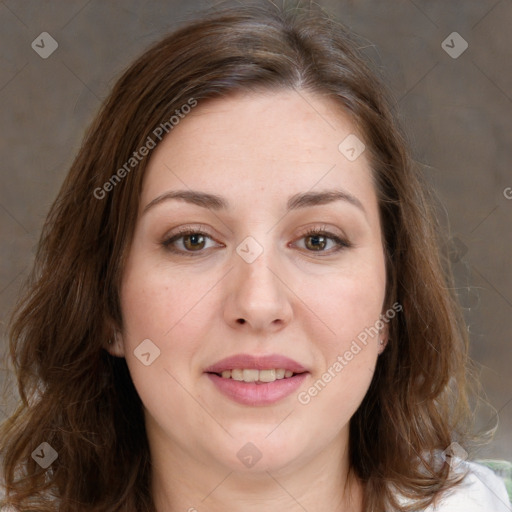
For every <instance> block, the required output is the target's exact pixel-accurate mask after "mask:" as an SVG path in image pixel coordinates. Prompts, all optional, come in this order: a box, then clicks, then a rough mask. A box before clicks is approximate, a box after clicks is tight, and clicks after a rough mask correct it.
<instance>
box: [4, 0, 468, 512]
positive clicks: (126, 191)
mask: <svg viewBox="0 0 512 512" xmlns="http://www.w3.org/2000/svg"><path fill="white" fill-rule="evenodd" d="M283 89H284V90H297V91H299V92H300V91H306V92H311V93H314V94H318V95H321V96H323V97H328V98H331V99H333V100H334V101H336V102H337V103H338V105H339V106H340V108H341V109H342V110H343V112H345V113H346V114H348V115H349V116H350V118H351V120H352V122H353V123H354V124H355V126H356V127H357V129H358V130H359V132H360V133H361V134H362V136H363V137H364V142H365V144H366V146H367V151H368V152H367V154H368V155H369V157H370V163H371V167H372V176H373V180H374V184H375V189H376V191H377V196H378V204H379V211H380V217H381V223H382V226H383V244H384V249H385V255H386V268H387V289H386V298H385V306H386V307H387V308H389V307H391V305H392V304H394V303H395V302H398V303H399V304H401V305H402V307H403V312H402V313H400V314H399V315H397V316H396V317H395V318H394V319H393V320H392V321H391V322H390V323H389V328H390V331H389V338H390V342H389V344H388V346H387V347H386V350H385V351H384V353H383V354H382V355H381V356H380V357H379V359H378V362H377V367H376V371H375V374H374V377H373V381H372V382H371V385H370V388H369V390H368V392H367V394H366V396H365V398H364V400H363V402H362V403H361V405H360V407H359V408H358V410H357V411H356V413H355V414H354V416H353V417H352V418H351V421H350V464H351V471H352V472H353V473H354V474H355V475H356V476H357V477H358V478H359V479H360V480H361V481H362V482H363V484H364V510H365V511H368V512H370V511H371V512H382V511H383V510H385V509H386V510H389V509H393V510H398V511H406V510H413V509H414V510H416V509H418V508H419V507H426V506H428V505H429V504H430V503H432V502H433V500H434V499H435V498H437V497H439V496H440V495H442V493H443V492H444V491H445V490H447V489H448V488H450V487H451V486H454V485H456V484H457V482H456V481H454V480H452V478H451V476H450V473H449V469H450V468H449V465H448V464H440V463H438V462H439V460H438V457H437V458H436V454H439V453H440V452H442V451H443V450H445V449H447V448H448V447H449V446H450V444H451V443H452V442H454V441H457V442H458V443H459V444H460V445H461V446H467V444H465V443H466V440H467V439H469V437H468V434H467V432H466V427H467V426H468V425H469V424H470V423H469V420H470V419H471V417H472V415H471V411H470V409H471V408H470V406H469V400H468V396H470V394H468V389H469V388H468V377H467V375H468V373H467V369H468V368H469V366H468V365H469V364H470V361H469V359H468V355H467V353H468V349H467V346H468V340H467V330H466V327H465V324H464V321H463V316H462V314H461V310H460V308H459V306H458V303H457V299H456V296H455V295H454V291H453V290H454V286H453V280H452V277H451V272H450V269H449V264H447V258H445V257H444V256H443V254H444V253H443V251H442V250H441V249H440V248H442V247H443V243H442V240H441V238H440V235H439V233H441V230H440V228H439V222H438V221H437V220H436V217H435V199H434V198H433V197H431V192H429V191H428V187H427V186H426V183H425V182H424V180H423V179H422V178H421V174H420V173H419V170H418V169H417V166H416V165H415V164H414V162H413V160H412V158H411V157H410V156H409V154H408V150H407V143H406V140H407V139H406V137H405V136H404V135H403V134H402V131H401V128H400V127H399V126H398V125H397V122H396V119H395V116H394V115H393V102H392V100H391V99H390V98H391V97H392V96H391V95H390V94H389V92H388V91H387V89H386V87H385V86H384V84H383V83H382V80H381V78H380V77H379V76H378V73H377V72H375V71H374V70H373V68H372V65H371V64H370V63H367V59H366V58H365V57H364V56H363V54H362V53H361V51H360V49H359V45H358V41H357V38H356V37H355V36H354V35H353V34H350V33H349V32H348V31H347V30H346V29H344V28H343V26H342V25H340V24H339V23H338V22H337V21H335V20H333V19H332V18H331V17H330V16H329V15H327V14H325V12H324V11H323V10H322V9H321V8H319V7H318V6H315V5H313V6H311V5H300V4H296V3H295V4H293V5H290V4H287V5H285V6H283V7H276V6H274V5H272V4H271V3H270V2H269V3H268V5H258V4H256V5H245V6H236V7H227V8H226V7H225V6H224V7H223V8H222V9H218V8H217V9H213V10H209V11H205V12H203V13H202V14H201V15H200V16H199V17H197V19H194V20H192V21H189V22H188V23H187V24H186V25H185V26H183V27H181V28H179V29H178V30H176V31H174V32H173V33H171V34H170V35H167V36H166V37H165V38H164V39H163V40H161V41H159V42H158V43H157V44H154V45H153V46H152V47H151V48H150V49H149V50H147V51H146V52H145V53H143V54H142V56H140V57H139V58H138V59H137V60H136V61H135V62H134V63H132V65H130V66H129V68H128V69H127V70H126V71H125V72H124V74H122V76H121V77H120V78H119V80H118V81H117V82H116V83H115V85H114V87H113V89H112V91H111V93H110V95H109V96H108V98H107V99H106V100H105V101H104V103H103V105H102V107H101V109H100V111H99V113H98V115H97V116H96V118H95V119H94V121H93V122H92V124H91V126H90V127H89V128H88V130H87V132H86V134H85V137H84V141H83V144H82V146H81V148H80V150H79V152H78V155H77V156H76V158H75V160H74V162H73V164H72V165H71V168H70V170H69V172H68V174H67V177H66V178H65V181H64V183H63V185H62V188H61V189H60V191H59V193H58V195H57V198H56V200H55V202H54V203H53V205H52V207H51V209H50V212H49V214H48V217H47V220H46V222H45V224H44V227H43V230H42V233H41V238H40V241H39V245H38V250H37V254H36V258H35V263H34V268H33V270H32V272H31V275H30V277H29V279H28V281H27V284H26V286H25V290H24V291H23V295H22V296H21V298H20V300H19V301H18V303H17V305H16V308H15V310H14V313H13V316H12V319H11V323H10V331H9V349H10V358H11V360H12V365H13V371H14V373H15V375H16V377H17V386H18V390H19V395H20V402H19V405H18V406H17V408H16V409H15V410H14V412H12V414H11V416H10V417H8V418H7V419H6V420H5V421H4V422H3V423H2V426H1V432H0V434H1V436H0V454H1V456H2V470H3V474H4V479H5V485H4V487H5V492H6V498H5V504H9V505H12V506H14V507H16V508H17V509H19V510H31V511H37V512H50V511H52V512H53V511H57V510H59V511H69V512H73V511H82V510H88V511H98V512H99V511H102V512H103V511H105V512H107V511H109V512H110V511H112V512H113V511H126V512H134V511H148V512H149V511H154V510H155V508H154V504H153V500H152V497H151V493H150V488H151V487H150V481H151V461H150V458H149V448H148V442H147V437H146V432H145V426H144V416H143V408H142V403H141V400H140V398H139V396H138V394H137V392H136V389H135V388H134V386H133V383H132V380H131V377H130V374H129V371H128V368H127V365H126V362H125V360H124V359H123V358H117V357H112V356H111V355H110V354H109V353H108V352H107V351H106V350H105V348H104V346H105V342H106V340H108V339H109V338H111V337H112V329H113V326H121V328H122V325H123V319H122V311H121V308H120V301H119V289H120V283H121V279H122V275H123V267H124V262H125V259H126V256H127V252H128V251H129V249H130V244H131V239H132V235H133V231H134V226H135V222H136V219H137V212H138V206H139V196H140V192H141V185H142V180H143V177H144V173H145V169H146V167H147V164H148V160H149V158H150V156H151V152H150V151H149V153H148V154H147V155H145V156H144V157H140V155H139V157H140V161H137V163H136V166H133V168H132V167H131V164H130V167H129V168H127V166H126V163H127V162H131V163H132V164H133V161H130V158H133V154H134V151H137V150H138V149H139V148H140V147H142V146H144V145H145V144H147V142H148V137H150V138H152V139H154V138H155V133H156V132H155V130H157V129H158V127H162V126H167V127H168V128H169V119H170V118H171V116H172V115H173V114H174V113H175V112H176V110H180V109H181V108H182V106H183V105H185V104H187V103H189V102H190V100H191V99H192V98H193V99H194V100H195V101H197V102H198V104H199V106H200V105H201V102H202V101H205V100H207V99H213V98H222V97H226V96H229V95H231V94H232V93H235V92H238V91H258V92H262V93H264V94H272V93H273V92H274V91H277V90H283ZM166 122H167V125H165V123H166ZM166 131H169V135H168V136H170V137H172V132H171V131H170V130H166ZM123 166H124V169H125V171H126V172H125V173H122V172H121V174H122V179H119V180H117V179H116V180H115V181H112V179H113V178H112V177H113V175H114V174H116V173H117V176H118V177H119V176H120V173H119V169H122V168H123ZM127 169H129V171H128V170H127ZM107 183H110V185H108V184H107ZM105 184H107V185H105ZM43 442H46V443H48V444H49V445H50V446H51V447H52V448H53V449H54V450H55V452H56V453H57V454H58V457H57V459H56V460H55V461H54V462H53V463H52V464H51V466H50V467H49V468H48V469H43V468H42V467H41V466H40V465H39V464H38V463H37V462H36V457H33V454H34V452H35V451H36V453H37V450H36V449H39V450H40V449H41V448H39V446H40V445H41V443H43ZM468 449H469V448H468ZM436 461H437V462H436ZM441 462H442V461H441ZM399 495H400V496H404V497H407V498H409V499H411V500H412V501H413V502H414V505H411V506H405V505H401V504H400V502H399V501H398V498H397V496H399Z"/></svg>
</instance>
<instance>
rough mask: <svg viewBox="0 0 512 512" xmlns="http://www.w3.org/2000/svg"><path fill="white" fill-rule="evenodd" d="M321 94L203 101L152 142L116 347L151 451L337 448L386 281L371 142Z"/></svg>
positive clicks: (267, 466)
mask: <svg viewBox="0 0 512 512" xmlns="http://www.w3.org/2000/svg"><path fill="white" fill-rule="evenodd" d="M330 101H331V100H327V99H325V98H320V97H319V96H315V95H311V94H306V93H304V92H301V93H300V94H298V93H297V92H294V91H283V92H279V93H275V92H273V93H260V94H251V95H236V96H232V97H230V98H228V99H221V100H215V101H208V102H205V103H204V104H202V103H201V102H199V104H198V106H197V107H196V108H195V109H193V110H192V112H191V113H190V114H188V116H187V117H186V118H185V119H182V120H181V121H180V123H179V124H178V125H177V126H175V127H174V128H173V130H172V132H171V133H170V135H169V136H167V137H166V138H164V139H163V141H162V142H161V143H160V144H159V145H158V146H157V147H156V149H154V150H153V153H152V155H151V160H150V163H149V166H148V168H147V174H146V176H145V179H144V183H143V191H142V196H141V204H140V211H139V218H138V222H137V225H136V229H135V234H134V239H133V244H132V245H131V248H130V252H129V257H128V260H127V264H126V267H125V271H124V276H123V283H122V290H121V303H122V314H123V322H124V323H123V326H122V333H121V335H120V337H119V338H118V341H117V344H116V345H115V346H114V347H113V348H112V349H110V350H111V353H113V354H115V355H118V356H123V357H125V358H126V362H127V364H128V367H129V370H130V373H131V376H132V379H133V382H134V385H135V387H136V389H137V392H138V393H139V395H140V397H141V400H142V402H143V404H144V408H145V418H146V428H147V433H148V438H149V440H150V447H151V450H152V452H153V453H155V454H156V453H161V454H163V453H165V456H166V457H170V458H172V457H176V458H177V457H178V455H179V459H177V460H181V461H184V460H194V461H196V462H198V463H199V462H201V463H203V464H207V465H209V467H219V468H220V467H222V468H224V469H226V468H227V469H231V470H233V471H259V470H262V471H263V470H274V471H279V470H281V471H287V470H292V469H293V468H294V467H300V466H301V465H303V464H304V463H306V462H310V461H312V460H313V459H314V458H315V457H319V456H320V455H321V454H328V456H329V457H332V456H333V455H335V456H336V457H338V456H339V457H342V456H343V454H344V453H345V449H346V446H347V442H348V424H349V420H350V418H351V416H352V415H353V414H354V412H355V411H356V409H357V408H358V406H359V404H360V403H361V401H362V399H363V397H364V396H365V394H366V392H367V389H368V387H369V385H370V382H371V379H372V376H373V372H374V368H375V365H376V361H377V358H378V355H379V352H380V351H381V350H382V347H383V346H382V345H380V344H379V339H381V338H384V339H385V337H386V329H385V328H384V331H383V333H382V335H380V336H379V335H376V334H375V329H373V330H371V331H368V329H370V328H373V327H374V326H375V325H376V323H378V320H379V316H380V315H381V314H382V313H384V311H383V301H384V293H385V286H386V280H385V263H384V253H383V246H382V242H381V228H380V225H379V214H378V207H377V199H376V193H375V190H374V187H373V184H372V180H371V174H370V167H369V163H368V160H367V154H366V151H363V152H362V153H361V154H360V155H359V156H358V153H359V152H360V151H361V148H362V147H361V146H359V145H358V143H357V140H356V139H355V138H354V133H355V130H354V127H353V125H352V124H351V123H350V122H349V120H348V118H346V117H344V116H343V115H341V114H340V113H339V111H338V110H336V109H335V106H334V104H332V103H330ZM349 135H351V137H350V138H349V139H347V140H346V141H345V142H343V144H341V146H340V143H342V141H344V140H345V139H346V137H347V136H349ZM360 138H361V137H360ZM340 148H341V149H340ZM133 172H136V171H133ZM173 194H179V195H178V196H177V197H172V195H173ZM311 230H316V231H318V233H309V232H310V231H311ZM183 231H185V234H184V233H183ZM308 233H309V234H308ZM365 330H366V331H365ZM364 332H366V333H368V332H370V333H371V335H369V336H368V334H367V335H366V339H365V341H364V342H363V341H361V340H363V339H364V338H365V336H364V335H362V333H364ZM358 337H359V338H358ZM292 361H293V362H292ZM275 370H277V371H275ZM283 370H284V371H283ZM283 373H284V374H285V376H284V378H283ZM290 373H293V376H292V377H287V376H289V375H290ZM238 379H243V381H242V380H238ZM274 379H275V380H274ZM254 380H257V381H258V382H254ZM246 381H248V382H246ZM253 466H254V469H253Z"/></svg>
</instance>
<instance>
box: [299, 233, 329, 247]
mask: <svg viewBox="0 0 512 512" xmlns="http://www.w3.org/2000/svg"><path fill="white" fill-rule="evenodd" d="M327 238H328V237H325V236H323V235H309V236H307V237H305V239H306V244H305V245H306V247H307V248H308V249H312V250H313V251H318V250H323V249H325V246H326V245H327V240H326V239H327Z"/></svg>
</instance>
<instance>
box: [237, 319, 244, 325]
mask: <svg viewBox="0 0 512 512" xmlns="http://www.w3.org/2000/svg"><path fill="white" fill-rule="evenodd" d="M237 322H238V323H239V324H245V320H244V319H243V318H239V319H238V320H237Z"/></svg>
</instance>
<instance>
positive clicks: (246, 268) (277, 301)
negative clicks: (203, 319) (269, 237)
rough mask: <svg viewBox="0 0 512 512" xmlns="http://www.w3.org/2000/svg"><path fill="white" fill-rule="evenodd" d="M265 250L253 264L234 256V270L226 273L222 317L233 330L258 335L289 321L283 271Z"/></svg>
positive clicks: (287, 291)
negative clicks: (242, 330) (226, 279)
mask: <svg viewBox="0 0 512 512" xmlns="http://www.w3.org/2000/svg"><path fill="white" fill-rule="evenodd" d="M271 256H272V251H271V250H270V249H267V248H265V249H264V250H263V252H262V254H260V255H259V256H258V257H257V258H256V259H255V260H254V261H252V262H250V263H249V262H248V261H245V260H244V259H243V258H242V257H241V256H239V254H237V253H234V254H233V259H234V266H235V268H234V269H233V271H232V272H231V273H230V274H231V280H230V282H229V286H228V287H227V288H228V290H227V297H226V301H225V308H224V317H225V320H226V322H227V323H228V324H229V325H230V326H231V327H233V328H236V329H246V330H251V331H255V332H258V333H260V334H261V333H265V332H275V331H278V330H280V329H282V328H283V327H284V326H285V325H287V324H288V323H289V322H290V320H291V318H292V312H293V310H292V304H291V297H292V296H293V293H292V291H291V290H290V289H289V288H288V283H287V282H286V279H285V276H284V275H283V270H282V269H281V267H280V266H279V265H277V262H276V259H275V258H272V257H271Z"/></svg>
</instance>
